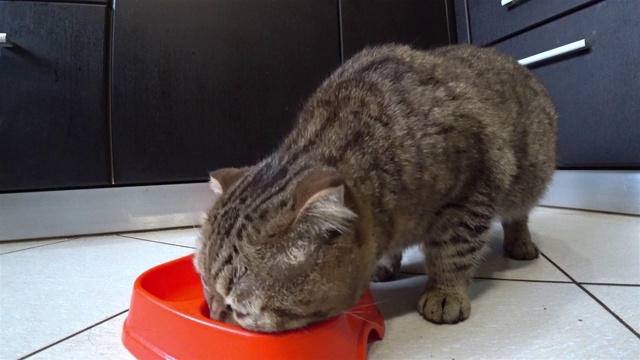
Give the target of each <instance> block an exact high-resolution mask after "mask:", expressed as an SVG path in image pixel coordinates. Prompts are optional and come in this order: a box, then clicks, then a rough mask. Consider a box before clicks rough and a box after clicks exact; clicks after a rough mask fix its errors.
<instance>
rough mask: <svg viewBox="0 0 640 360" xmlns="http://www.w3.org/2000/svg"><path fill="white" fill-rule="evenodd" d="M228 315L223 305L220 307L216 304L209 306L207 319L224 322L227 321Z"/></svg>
mask: <svg viewBox="0 0 640 360" xmlns="http://www.w3.org/2000/svg"><path fill="white" fill-rule="evenodd" d="M228 315H229V312H228V311H227V308H226V307H225V306H224V305H222V306H220V305H219V304H216V303H213V304H211V307H210V308H209V317H210V318H211V319H213V320H216V321H220V322H224V321H225V320H226V319H227V316H228Z"/></svg>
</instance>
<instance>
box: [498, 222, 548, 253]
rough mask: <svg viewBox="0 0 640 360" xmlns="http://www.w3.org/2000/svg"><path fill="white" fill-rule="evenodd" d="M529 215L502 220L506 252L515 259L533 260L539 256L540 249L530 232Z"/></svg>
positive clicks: (503, 244) (503, 245) (503, 246)
mask: <svg viewBox="0 0 640 360" xmlns="http://www.w3.org/2000/svg"><path fill="white" fill-rule="evenodd" d="M528 222H529V217H528V216H527V215H525V216H522V217H518V218H515V219H508V220H505V219H503V220H502V229H503V230H504V242H503V243H502V248H503V249H504V252H505V253H506V254H507V256H509V257H510V258H512V259H515V260H533V259H535V258H537V257H538V255H539V254H540V250H538V247H537V246H536V244H534V243H533V241H531V234H530V233H529V225H528Z"/></svg>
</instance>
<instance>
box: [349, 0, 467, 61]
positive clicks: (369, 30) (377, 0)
mask: <svg viewBox="0 0 640 360" xmlns="http://www.w3.org/2000/svg"><path fill="white" fill-rule="evenodd" d="M339 2H340V14H341V21H342V24H341V26H342V46H343V53H344V58H345V60H346V59H348V58H349V57H351V56H352V55H354V54H355V53H357V52H358V51H360V50H362V48H364V47H366V46H370V45H377V44H383V43H387V42H397V43H402V44H409V45H412V46H414V47H417V48H422V49H428V48H433V47H438V46H443V45H448V44H451V43H455V42H456V28H455V18H454V12H453V3H452V1H450V0H439V1H424V0H339Z"/></svg>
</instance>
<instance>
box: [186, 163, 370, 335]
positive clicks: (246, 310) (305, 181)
mask: <svg viewBox="0 0 640 360" xmlns="http://www.w3.org/2000/svg"><path fill="white" fill-rule="evenodd" d="M282 171H283V169H278V170H277V171H273V172H272V173H269V172H265V171H264V169H263V170H259V169H255V168H254V169H246V168H245V169H223V170H218V171H216V172H213V173H212V174H211V182H210V185H211V189H212V190H213V192H214V194H215V197H216V199H215V200H214V204H213V206H212V207H211V208H210V209H209V211H208V213H207V217H206V219H205V220H204V223H203V227H202V234H201V239H200V244H199V247H198V250H197V252H196V257H195V261H194V262H195V265H196V269H197V271H198V273H199V275H200V277H201V280H202V284H203V287H204V292H205V297H206V300H207V303H208V305H209V311H210V317H211V318H212V319H215V320H219V321H226V322H229V323H235V324H237V325H239V326H241V327H243V328H245V329H249V330H254V331H261V332H275V331H283V330H288V329H294V328H299V327H304V326H306V325H308V324H310V323H313V322H317V321H320V320H324V319H327V318H329V317H332V316H334V315H338V314H340V313H341V312H343V311H345V310H347V309H348V308H350V307H352V306H353V305H355V304H356V303H357V301H358V300H359V297H360V296H361V295H362V293H363V292H364V291H365V290H366V287H367V286H368V282H369V277H370V275H371V263H372V262H373V256H374V254H373V253H374V251H375V249H373V248H372V245H371V244H370V243H368V242H367V240H366V239H367V238H368V236H367V235H366V231H367V230H366V227H365V226H363V224H362V221H361V220H362V219H359V216H358V214H357V213H358V204H357V202H356V200H355V198H354V197H353V195H352V193H351V191H350V190H349V188H348V187H347V186H346V184H345V183H344V180H343V178H342V177H341V176H340V175H339V174H338V173H337V172H335V171H326V170H322V171H307V172H305V173H304V174H302V175H299V176H298V177H296V176H288V174H286V173H285V174H283V173H282ZM284 171H285V172H286V169H285V170H284Z"/></svg>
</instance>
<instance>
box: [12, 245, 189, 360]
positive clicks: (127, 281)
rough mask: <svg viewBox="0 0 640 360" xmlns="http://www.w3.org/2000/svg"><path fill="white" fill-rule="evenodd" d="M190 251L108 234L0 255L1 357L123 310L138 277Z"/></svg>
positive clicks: (18, 353)
mask: <svg viewBox="0 0 640 360" xmlns="http://www.w3.org/2000/svg"><path fill="white" fill-rule="evenodd" d="M192 252H193V250H191V249H187V248H183V247H178V246H172V245H164V244H157V243H151V242H147V241H141V240H134V239H128V238H123V237H119V236H107V237H93V238H84V239H75V240H71V241H65V242H61V243H57V244H52V245H48V246H43V247H37V248H33V249H29V250H25V251H18V252H14V253H9V254H5V255H0V288H1V289H2V300H1V303H0V314H1V316H2V318H1V321H2V326H0V338H1V339H2V346H1V347H0V358H2V359H7V358H9V359H10V358H16V357H19V356H23V355H26V354H29V353H31V352H32V351H34V350H37V349H40V348H42V347H44V346H47V345H49V344H51V343H53V342H55V341H57V340H59V339H62V338H64V337H66V336H68V335H70V334H72V333H74V332H77V331H79V330H81V329H84V328H86V327H88V326H91V325H93V324H95V323H97V322H99V321H101V320H104V319H105V318H108V317H109V316H112V315H113V314H117V313H118V312H120V311H123V310H125V309H127V308H128V306H129V300H130V296H131V289H132V286H133V282H134V280H135V278H136V277H137V276H138V275H139V274H141V273H142V272H143V271H145V270H147V269H148V268H150V267H152V266H154V265H157V264H159V263H162V262H166V261H169V260H172V259H175V258H177V257H180V256H184V255H187V254H189V253H192Z"/></svg>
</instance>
